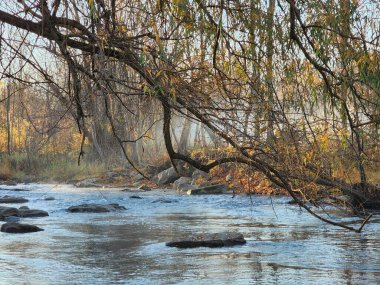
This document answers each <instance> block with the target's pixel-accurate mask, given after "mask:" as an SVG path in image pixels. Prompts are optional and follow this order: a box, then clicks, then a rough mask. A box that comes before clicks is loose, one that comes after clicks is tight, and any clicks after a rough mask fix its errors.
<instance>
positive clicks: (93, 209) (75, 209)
mask: <svg viewBox="0 0 380 285" xmlns="http://www.w3.org/2000/svg"><path fill="white" fill-rule="evenodd" d="M116 210H126V208H125V207H124V206H120V205H119V204H116V203H115V204H108V205H102V204H82V205H78V206H71V207H70V208H68V209H67V211H69V212H71V213H105V212H111V211H116Z"/></svg>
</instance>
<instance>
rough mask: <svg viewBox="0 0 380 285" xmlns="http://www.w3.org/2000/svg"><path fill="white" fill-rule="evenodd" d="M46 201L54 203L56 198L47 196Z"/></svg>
mask: <svg viewBox="0 0 380 285" xmlns="http://www.w3.org/2000/svg"><path fill="white" fill-rule="evenodd" d="M44 200H45V201H53V200H55V198H54V197H52V196H47V197H45V198H44Z"/></svg>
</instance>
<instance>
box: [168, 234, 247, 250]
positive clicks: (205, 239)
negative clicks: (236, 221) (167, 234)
mask: <svg viewBox="0 0 380 285" xmlns="http://www.w3.org/2000/svg"><path fill="white" fill-rule="evenodd" d="M245 243H246V240H245V239H244V237H243V235H242V234H240V233H234V232H222V233H216V234H202V235H195V236H191V237H189V238H185V239H181V240H176V241H171V242H168V243H166V245H167V246H171V247H178V248H194V247H223V246H233V245H243V244H245Z"/></svg>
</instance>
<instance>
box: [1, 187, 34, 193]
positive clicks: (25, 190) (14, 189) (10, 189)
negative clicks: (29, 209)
mask: <svg viewBox="0 0 380 285" xmlns="http://www.w3.org/2000/svg"><path fill="white" fill-rule="evenodd" d="M0 191H15V192H29V191H30V190H27V189H22V188H1V187H0Z"/></svg>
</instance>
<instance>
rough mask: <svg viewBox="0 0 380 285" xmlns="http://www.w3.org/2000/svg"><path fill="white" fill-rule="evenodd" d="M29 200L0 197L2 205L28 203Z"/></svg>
mask: <svg viewBox="0 0 380 285" xmlns="http://www.w3.org/2000/svg"><path fill="white" fill-rule="evenodd" d="M28 201H29V200H28V199H25V198H23V197H16V196H8V195H6V196H3V197H0V203H26V202H28Z"/></svg>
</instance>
